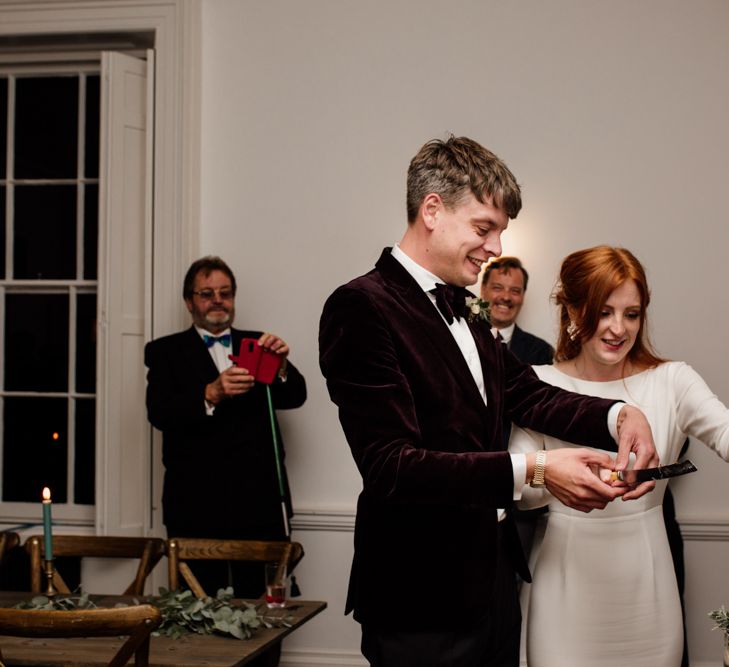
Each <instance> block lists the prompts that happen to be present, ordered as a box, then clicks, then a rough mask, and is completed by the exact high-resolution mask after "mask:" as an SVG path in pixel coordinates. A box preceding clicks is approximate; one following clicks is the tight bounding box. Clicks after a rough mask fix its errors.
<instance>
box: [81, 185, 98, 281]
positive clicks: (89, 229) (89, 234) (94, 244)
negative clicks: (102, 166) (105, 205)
mask: <svg viewBox="0 0 729 667" xmlns="http://www.w3.org/2000/svg"><path fill="white" fill-rule="evenodd" d="M98 254H99V186H98V185H91V184H89V185H87V186H86V193H85V195H84V278H85V279H86V280H96V273H97V257H98Z"/></svg>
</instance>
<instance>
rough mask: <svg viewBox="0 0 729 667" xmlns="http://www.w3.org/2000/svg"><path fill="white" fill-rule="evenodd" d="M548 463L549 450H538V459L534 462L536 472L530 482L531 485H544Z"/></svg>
mask: <svg viewBox="0 0 729 667" xmlns="http://www.w3.org/2000/svg"><path fill="white" fill-rule="evenodd" d="M546 465H547V451H546V450H544V449H540V450H539V451H538V452H537V460H536V461H535V462H534V473H533V474H532V481H531V482H529V486H533V487H540V486H544V469H545V468H546Z"/></svg>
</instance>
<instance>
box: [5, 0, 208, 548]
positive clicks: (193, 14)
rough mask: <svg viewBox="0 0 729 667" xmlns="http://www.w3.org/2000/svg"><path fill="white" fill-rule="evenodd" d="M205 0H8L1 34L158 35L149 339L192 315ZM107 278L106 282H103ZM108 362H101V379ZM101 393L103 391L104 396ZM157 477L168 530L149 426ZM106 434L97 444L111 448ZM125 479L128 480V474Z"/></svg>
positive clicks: (102, 526) (112, 505) (153, 506)
mask: <svg viewBox="0 0 729 667" xmlns="http://www.w3.org/2000/svg"><path fill="white" fill-rule="evenodd" d="M200 19H201V9H200V0H159V1H156V2H153V1H147V2H144V1H141V2H140V1H138V0H104V1H103V2H101V1H100V0H73V1H72V2H68V1H65V0H64V1H59V2H42V3H41V2H39V3H28V2H18V1H12V2H8V1H7V0H0V38H3V37H12V38H13V39H14V41H15V43H20V42H22V37H23V36H29V37H30V36H38V35H74V34H79V35H85V36H88V35H90V34H94V33H113V34H121V33H142V32H144V33H147V32H149V33H152V34H153V36H154V40H153V41H154V47H153V48H154V51H155V70H156V71H155V74H156V77H155V78H156V84H155V88H154V112H155V116H154V124H155V127H154V146H153V151H154V174H153V178H152V182H153V184H154V191H153V195H152V200H151V205H152V218H153V229H152V234H151V237H150V239H149V241H148V243H147V245H146V248H145V251H146V252H147V253H148V254H149V256H148V257H147V258H146V259H147V261H146V264H147V265H149V266H151V275H149V276H147V277H146V284H145V295H146V298H147V299H149V304H148V307H147V308H145V311H146V312H148V313H151V317H150V318H149V320H148V321H145V324H144V336H145V340H151V339H152V338H155V337H158V336H160V335H163V334H165V333H169V332H171V331H174V330H178V329H180V328H181V327H182V326H184V323H185V322H186V319H185V315H186V313H185V311H184V308H183V306H182V303H181V299H180V280H181V279H180V276H182V275H184V272H185V270H186V268H187V266H188V265H189V264H190V262H191V261H192V259H193V258H194V257H196V256H197V254H198V245H199V242H198V238H199V230H198V220H199V189H200V188H199V183H200V178H199V166H198V165H199V163H200V159H199V155H200V139H199V138H200V57H199V56H200V48H199V45H200V40H199V26H200ZM103 289H104V286H103V285H102V284H101V281H100V285H99V290H100V293H101V290H103ZM105 372H106V368H105V365H104V364H102V365H101V366H100V368H99V369H98V371H97V373H98V377H99V385H100V386H101V385H102V384H103V382H102V381H104V380H106V379H107V378H106V377H105ZM99 398H100V397H99ZM147 432H148V434H149V438H150V442H151V444H152V446H151V448H150V452H151V455H150V459H151V460H150V466H151V470H152V475H151V479H152V485H151V489H150V493H149V497H150V502H149V504H148V506H147V507H146V508H145V515H146V516H145V517H143V518H142V522H141V525H143V526H144V528H143V530H144V532H145V533H146V534H162V533H163V529H162V525H161V520H160V517H161V512H160V496H161V479H162V467H161V446H160V445H161V443H160V442H159V437H158V434H154V433H153V430H152V428H151V427H150V428H149V429H148V431H147ZM107 447H108V443H106V442H98V443H97V452H99V451H101V453H102V455H106V454H113V455H114V456H116V455H117V454H118V452H108V451H107V449H106V448H107ZM122 483H123V480H122ZM98 484H99V480H98V479H97V489H96V515H95V522H90V521H89V522H83V521H78V522H76V523H78V524H79V525H81V524H84V523H86V524H87V525H88V524H89V523H95V526H94V528H95V531H96V532H97V533H99V534H115V533H117V532H118V531H119V526H117V525H115V523H116V522H115V520H114V517H116V516H119V515H120V512H119V511H118V510H119V509H120V508H119V507H118V504H119V500H118V498H117V497H114V494H113V493H112V492H110V490H109V489H106V488H103V487H102V488H99V486H98Z"/></svg>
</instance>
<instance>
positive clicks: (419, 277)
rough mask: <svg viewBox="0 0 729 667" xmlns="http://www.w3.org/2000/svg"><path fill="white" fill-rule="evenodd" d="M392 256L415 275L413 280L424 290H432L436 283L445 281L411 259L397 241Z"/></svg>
mask: <svg viewBox="0 0 729 667" xmlns="http://www.w3.org/2000/svg"><path fill="white" fill-rule="evenodd" d="M392 256H393V257H394V258H395V259H396V260H397V261H398V262H400V264H402V265H403V267H404V268H405V270H406V271H407V272H408V273H409V274H410V275H411V276H412V277H413V280H415V282H416V283H418V285H420V288H421V289H422V290H423V291H424V292H430V290H432V289H433V288H434V287H435V284H436V283H441V284H442V283H444V281H443V280H441V279H440V278H438V276H436V275H435V274H434V273H431V272H430V271H428V269H424V268H423V267H422V266H420V264H418V263H417V262H416V261H415V260H414V259H411V258H410V257H409V256H408V255H406V254H405V251H404V250H402V248H400V246H399V245H398V244H397V243H396V244H395V246H394V247H393V249H392Z"/></svg>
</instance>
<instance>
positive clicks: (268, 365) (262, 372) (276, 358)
mask: <svg viewBox="0 0 729 667" xmlns="http://www.w3.org/2000/svg"><path fill="white" fill-rule="evenodd" d="M261 350H263V352H262V353H261V359H260V362H259V364H258V372H257V373H256V380H257V381H258V382H263V384H271V383H272V382H273V381H274V380H275V379H276V376H277V375H278V369H279V368H281V362H282V361H283V357H282V356H281V355H280V354H276V353H275V352H271V350H266V349H265V348H261Z"/></svg>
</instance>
